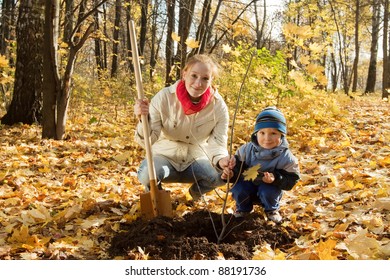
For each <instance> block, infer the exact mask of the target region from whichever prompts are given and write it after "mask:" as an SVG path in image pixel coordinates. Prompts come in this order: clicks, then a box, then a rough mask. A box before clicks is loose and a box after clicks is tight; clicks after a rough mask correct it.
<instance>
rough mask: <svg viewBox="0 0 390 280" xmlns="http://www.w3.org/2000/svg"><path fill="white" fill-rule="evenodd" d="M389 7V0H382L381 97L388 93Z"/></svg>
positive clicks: (389, 63) (389, 54) (389, 51)
mask: <svg viewBox="0 0 390 280" xmlns="http://www.w3.org/2000/svg"><path fill="white" fill-rule="evenodd" d="M389 8H390V7H389V0H384V9H383V10H384V12H383V74H382V98H388V97H389V94H390V50H389V47H390V36H389Z"/></svg>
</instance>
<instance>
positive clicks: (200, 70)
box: [183, 62, 212, 100]
mask: <svg viewBox="0 0 390 280" xmlns="http://www.w3.org/2000/svg"><path fill="white" fill-rule="evenodd" d="M183 80H184V83H185V85H186V89H187V91H188V93H189V95H190V97H191V99H192V100H199V99H200V97H201V96H202V94H203V93H204V92H205V91H206V89H207V88H208V87H209V86H210V85H211V80H212V75H211V68H210V67H209V66H208V65H207V64H204V63H203V62H196V63H195V64H194V65H193V66H192V67H191V68H189V69H188V70H186V71H184V72H183Z"/></svg>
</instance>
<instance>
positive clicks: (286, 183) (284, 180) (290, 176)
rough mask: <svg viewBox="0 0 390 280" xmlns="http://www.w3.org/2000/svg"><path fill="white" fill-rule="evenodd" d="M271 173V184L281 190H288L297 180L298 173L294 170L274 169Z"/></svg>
mask: <svg viewBox="0 0 390 280" xmlns="http://www.w3.org/2000/svg"><path fill="white" fill-rule="evenodd" d="M273 174H274V176H275V181H274V182H273V183H272V185H274V186H277V187H278V188H280V189H281V190H285V191H289V190H291V189H292V188H293V187H294V186H295V184H296V183H297V182H298V181H299V174H297V173H295V172H288V171H286V170H283V169H276V170H275V171H274V172H273Z"/></svg>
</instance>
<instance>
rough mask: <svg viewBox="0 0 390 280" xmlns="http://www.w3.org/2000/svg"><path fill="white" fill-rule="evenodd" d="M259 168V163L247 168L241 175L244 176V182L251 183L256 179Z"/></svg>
mask: <svg viewBox="0 0 390 280" xmlns="http://www.w3.org/2000/svg"><path fill="white" fill-rule="evenodd" d="M260 168H261V165H260V163H259V164H256V165H254V166H252V167H250V168H248V169H247V170H245V171H244V172H243V173H242V175H244V180H245V181H253V180H255V179H256V178H257V176H258V175H259V172H258V171H259V169H260Z"/></svg>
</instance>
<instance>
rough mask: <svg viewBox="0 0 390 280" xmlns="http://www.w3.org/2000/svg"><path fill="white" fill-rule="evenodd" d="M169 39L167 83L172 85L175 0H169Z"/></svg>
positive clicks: (167, 42)
mask: <svg viewBox="0 0 390 280" xmlns="http://www.w3.org/2000/svg"><path fill="white" fill-rule="evenodd" d="M167 13H168V14H167V17H168V27H167V39H166V41H165V85H167V86H168V85H170V84H171V83H172V82H173V78H172V75H171V72H172V65H173V54H174V44H173V39H172V37H171V35H172V33H173V31H174V30H175V0H167Z"/></svg>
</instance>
